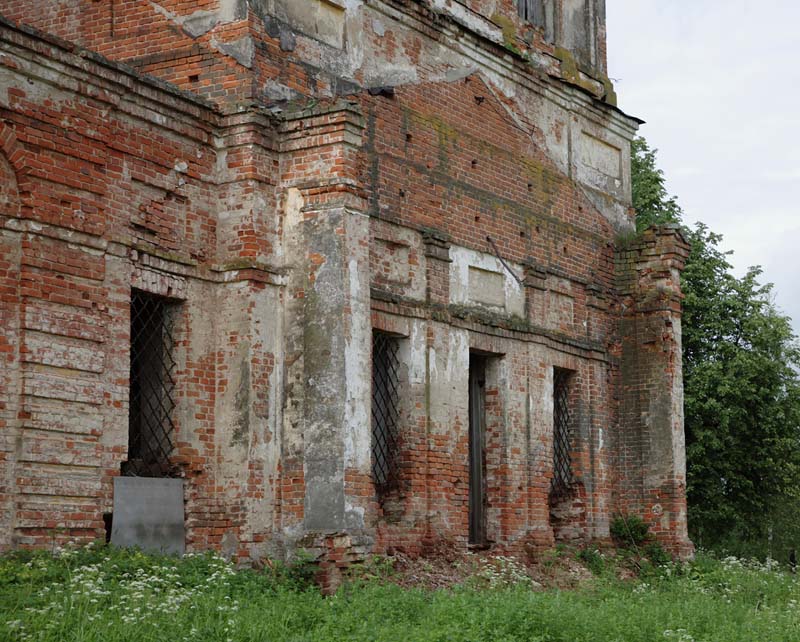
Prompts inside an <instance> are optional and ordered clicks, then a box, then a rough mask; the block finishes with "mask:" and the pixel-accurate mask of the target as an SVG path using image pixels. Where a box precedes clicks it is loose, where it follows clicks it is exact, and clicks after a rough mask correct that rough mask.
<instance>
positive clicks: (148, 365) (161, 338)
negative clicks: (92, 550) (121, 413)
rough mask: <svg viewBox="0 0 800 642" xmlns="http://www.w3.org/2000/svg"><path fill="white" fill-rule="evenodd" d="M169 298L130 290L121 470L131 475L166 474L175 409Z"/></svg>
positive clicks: (169, 469)
mask: <svg viewBox="0 0 800 642" xmlns="http://www.w3.org/2000/svg"><path fill="white" fill-rule="evenodd" d="M172 307H174V306H173V305H172V304H170V302H169V301H167V300H166V299H163V298H161V297H158V296H154V295H152V294H148V293H146V292H140V291H138V290H133V291H132V293H131V372H130V410H129V423H128V461H127V462H125V463H124V464H123V469H122V472H123V474H125V475H129V476H135V477H169V476H171V474H172V473H173V472H174V471H172V469H171V466H170V462H169V457H170V455H171V454H172V449H173V447H174V444H173V435H174V433H175V425H174V423H173V419H172V417H173V411H174V410H175V378H174V371H175V358H174V354H173V350H174V345H175V341H174V338H173V334H172V324H171V316H172V315H171V314H170V311H171V310H170V309H171V308H172Z"/></svg>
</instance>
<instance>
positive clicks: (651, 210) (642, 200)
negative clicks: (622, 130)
mask: <svg viewBox="0 0 800 642" xmlns="http://www.w3.org/2000/svg"><path fill="white" fill-rule="evenodd" d="M657 152H658V150H657V149H650V147H649V146H648V145H647V141H646V140H645V139H644V138H641V137H638V138H635V139H634V140H633V143H631V177H632V178H633V185H632V188H633V206H634V207H635V208H636V231H637V232H641V231H642V230H646V229H647V228H648V227H650V226H651V225H664V224H667V223H680V222H681V216H682V214H683V212H681V208H680V205H678V200H677V199H676V198H675V197H674V196H670V195H669V194H668V193H667V188H666V185H665V178H664V172H663V171H661V170H660V169H659V168H658V166H657V165H656V153H657Z"/></svg>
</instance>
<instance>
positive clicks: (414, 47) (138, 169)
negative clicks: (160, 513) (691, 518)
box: [0, 0, 688, 582]
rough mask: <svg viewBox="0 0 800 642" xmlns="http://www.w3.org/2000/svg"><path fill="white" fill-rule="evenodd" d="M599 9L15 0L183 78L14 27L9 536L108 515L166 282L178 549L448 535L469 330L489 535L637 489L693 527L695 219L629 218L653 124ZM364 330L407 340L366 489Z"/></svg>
mask: <svg viewBox="0 0 800 642" xmlns="http://www.w3.org/2000/svg"><path fill="white" fill-rule="evenodd" d="M54 4H57V5H58V8H59V12H57V13H56V14H55V15H56V18H54V19H53V20H50V18H49V17H47V16H50V15H52V14H51V13H48V12H46V11H38V10H34V9H44V8H45V7H52V6H53V5H54ZM602 5H603V2H602V0H592V1H588V0H587V1H586V2H583V1H578V0H552V1H547V2H545V3H544V6H545V9H546V12H545V17H544V23H543V24H542V25H541V28H539V27H535V26H533V25H530V24H526V23H523V22H522V21H520V19H519V17H518V16H517V13H516V9H515V7H514V5H513V3H512V2H510V0H474V1H471V2H455V1H454V0H449V1H448V0H436V1H433V2H430V3H429V2H412V1H410V0H385V1H383V0H381V1H379V0H364V1H362V0H312V1H311V2H309V3H308V6H307V7H306V8H307V9H308V10H304V11H299V10H298V6H299V5H298V4H297V3H295V2H286V1H285V0H251V1H249V2H246V1H244V0H209V1H208V2H191V3H187V2H175V1H172V0H162V2H143V1H141V0H125V1H122V0H120V1H119V2H115V3H114V4H113V7H114V9H113V15H112V13H111V5H110V4H109V3H86V2H84V1H83V0H70V1H65V2H59V3H53V2H52V1H48V2H44V1H41V2H38V3H33V4H31V3H19V2H16V1H15V0H9V3H8V6H7V7H5V6H4V11H8V13H9V15H10V16H11V17H13V18H14V19H17V20H21V21H23V22H30V23H33V24H36V25H37V26H39V27H43V28H46V29H51V30H53V31H54V32H56V33H58V34H59V35H61V36H63V37H66V38H68V39H69V40H71V41H72V42H76V43H79V44H81V45H85V46H89V47H91V48H93V49H96V50H98V51H100V52H102V53H103V54H104V55H107V56H109V57H110V58H112V59H115V60H121V61H125V62H126V63H127V64H130V65H132V66H133V67H134V68H135V70H137V71H138V72H146V73H151V74H154V75H156V76H158V77H159V78H160V79H161V80H167V81H169V82H170V83H173V85H167V84H165V83H162V82H160V81H155V80H148V79H144V78H142V77H141V76H140V75H138V74H137V73H135V72H132V71H131V70H130V69H129V68H122V67H119V66H118V65H116V64H115V63H111V62H108V61H105V60H103V59H101V58H100V57H98V56H96V55H95V54H93V53H90V52H87V51H83V50H75V49H74V47H73V46H72V45H66V44H65V43H61V42H57V41H54V40H52V39H50V38H49V37H44V36H42V35H41V34H35V33H31V32H30V31H28V30H26V29H24V28H18V27H15V26H12V25H9V24H7V23H2V24H0V30H1V31H0V33H1V34H2V35H0V47H1V48H0V117H2V123H3V124H2V126H0V144H1V145H2V146H1V147H0V150H2V156H0V177H2V178H3V179H4V180H3V182H2V185H3V186H4V187H2V188H0V189H1V190H2V191H0V250H2V253H0V301H2V303H3V306H2V308H0V322H2V328H3V336H2V337H0V360H2V361H0V363H1V364H2V365H3V366H4V367H3V370H2V373H0V428H2V429H3V433H2V435H3V436H2V440H0V464H2V475H0V511H2V513H1V514H0V537H2V539H1V540H0V545H2V546H4V547H7V546H16V545H41V544H43V543H44V542H45V541H50V539H51V538H53V537H56V538H70V537H78V538H89V537H93V536H96V535H98V534H102V532H103V520H102V517H103V514H104V513H107V512H109V511H110V510H111V508H112V499H113V498H112V483H111V482H112V478H113V476H115V475H118V474H120V465H121V463H122V462H124V461H125V460H126V458H127V455H128V453H127V449H128V443H127V441H128V435H127V430H128V397H129V390H128V387H129V383H130V382H129V381H128V378H129V370H128V368H129V352H130V336H129V335H130V318H129V316H130V296H131V289H132V288H136V289H138V290H143V291H146V292H150V293H153V294H158V295H161V296H165V297H168V298H169V299H171V300H172V301H173V302H174V306H173V311H174V312H173V313H174V317H175V340H176V343H175V346H176V359H177V364H178V365H177V370H176V390H177V407H176V410H175V413H174V414H175V416H174V418H173V419H174V422H175V424H176V444H175V449H174V452H173V453H172V454H171V462H172V463H173V464H174V465H175V466H176V467H177V468H178V470H179V471H180V474H181V476H182V477H183V478H184V479H185V498H186V520H187V533H188V544H189V547H190V548H194V549H203V548H215V549H218V550H221V551H223V552H224V553H225V554H227V555H231V556H233V555H235V556H237V557H238V558H239V559H240V560H247V559H256V558H260V557H262V556H264V555H282V554H285V553H291V551H293V550H295V549H296V548H297V547H304V548H306V549H309V550H312V551H316V552H317V554H318V555H319V557H320V559H321V563H322V568H323V570H324V571H325V573H326V575H327V576H328V578H329V579H330V581H334V582H335V579H336V575H337V574H338V573H339V572H340V570H341V568H342V567H343V566H346V565H347V564H348V563H349V562H351V561H352V560H354V559H358V558H359V557H361V556H363V555H364V554H366V553H367V552H368V551H386V550H390V549H392V548H395V549H396V548H402V549H404V550H407V551H409V552H414V553H419V552H424V551H425V550H427V549H430V548H433V547H436V546H440V545H441V544H442V543H445V544H449V545H456V546H464V545H466V544H467V539H468V532H469V499H468V497H469V458H468V454H467V453H468V448H469V437H468V434H469V393H468V387H469V364H470V356H471V355H475V354H479V355H482V356H483V357H484V358H485V359H486V382H485V389H484V394H485V411H486V471H485V473H486V490H485V493H486V510H487V531H488V532H487V537H488V539H489V542H490V543H491V544H492V545H495V546H497V547H504V548H507V549H509V550H515V551H517V552H521V551H534V550H536V549H538V548H539V547H542V546H549V545H552V543H553V542H554V541H556V540H590V539H606V538H608V532H609V530H608V529H609V521H610V519H611V518H612V516H613V515H614V514H615V513H616V512H618V511H623V510H624V511H630V512H637V513H640V514H644V515H645V516H646V517H647V519H648V520H649V521H650V522H651V523H652V524H653V526H654V530H655V531H656V532H657V533H658V535H659V537H661V538H662V540H663V541H664V542H665V543H667V544H669V545H671V546H673V548H674V549H675V550H685V549H686V548H687V545H688V543H687V540H686V536H685V499H684V491H685V489H684V483H685V481H684V478H685V473H684V471H683V467H684V463H683V459H682V452H683V451H682V419H681V402H682V390H681V387H680V303H679V301H680V288H679V285H678V283H679V280H678V272H679V270H680V269H681V265H682V259H681V257H682V256H683V255H682V252H684V251H685V247H684V246H683V245H681V241H680V239H678V238H677V236H676V234H675V233H674V231H673V232H670V231H669V230H661V231H654V232H651V233H649V236H646V237H645V238H644V239H640V242H639V245H635V246H631V247H624V248H620V247H618V243H617V235H618V234H619V233H620V232H622V233H626V232H629V231H630V230H631V228H632V219H631V212H630V211H629V203H630V168H629V162H628V160H627V159H628V156H629V141H630V138H631V137H632V136H633V134H634V132H635V128H636V125H637V122H636V121H635V120H634V119H631V118H629V117H627V116H625V115H624V114H622V113H621V112H619V111H618V110H617V109H616V108H615V107H614V106H613V104H612V102H613V95H612V93H611V88H610V84H609V83H608V82H607V79H606V78H605V77H604V73H605V71H604V70H605V53H604V51H605V36H604V26H603V21H604V15H603V14H604V11H603V6H602ZM304 6H305V5H304ZM309 7H310V8H309ZM176 87H180V88H182V89H188V90H191V91H192V92H194V94H195V95H191V94H188V93H187V94H182V93H180V92H179V91H178V89H176ZM198 95H199V96H202V98H200V97H199V96H198ZM665 301H666V303H665ZM373 330H382V331H385V332H390V333H392V334H393V335H394V336H395V337H396V338H397V339H398V341H399V344H398V345H399V350H400V356H401V359H400V370H399V375H398V376H399V383H400V388H401V400H400V426H399V428H400V440H399V444H400V452H399V462H400V472H399V484H398V485H397V486H396V487H395V488H394V489H393V490H392V491H391V493H389V494H388V495H385V496H383V497H379V496H378V494H377V493H376V487H375V484H374V480H373V478H372V473H371V466H372V461H371V439H372V437H371V420H370V406H371V386H372V384H371V380H370V370H371V337H372V331H373ZM653 337H655V338H653ZM554 368H561V369H565V370H568V371H570V372H571V373H572V374H571V375H570V377H571V378H570V381H571V383H570V394H569V404H570V407H571V410H572V413H571V419H570V422H571V423H570V431H571V439H570V458H571V462H572V480H571V481H572V483H571V488H570V492H569V494H568V495H567V496H566V497H563V498H561V499H560V500H559V501H558V502H554V501H553V500H552V498H551V493H550V489H551V479H552V478H553V449H554V446H553V439H554V437H553V435H554V427H553V424H554V412H555V411H554V402H553V390H554Z"/></svg>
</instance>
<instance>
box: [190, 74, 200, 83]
mask: <svg viewBox="0 0 800 642" xmlns="http://www.w3.org/2000/svg"><path fill="white" fill-rule="evenodd" d="M198 80H200V76H199V75H198V74H192V75H191V76H189V82H197V81H198Z"/></svg>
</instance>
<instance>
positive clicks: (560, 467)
mask: <svg viewBox="0 0 800 642" xmlns="http://www.w3.org/2000/svg"><path fill="white" fill-rule="evenodd" d="M569 376H570V373H569V371H567V370H560V369H556V370H555V371H554V373H553V481H552V482H551V485H550V494H551V495H552V496H554V497H558V496H562V495H565V494H567V493H568V492H569V488H570V484H571V483H572V461H571V458H570V448H571V446H570V444H571V431H570V425H571V423H572V422H571V414H570V404H569Z"/></svg>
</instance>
